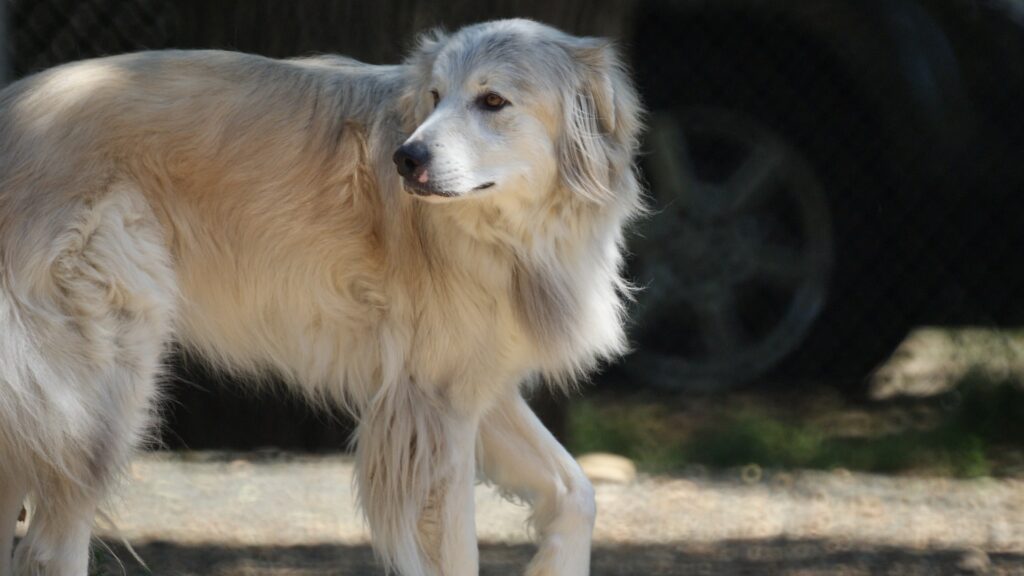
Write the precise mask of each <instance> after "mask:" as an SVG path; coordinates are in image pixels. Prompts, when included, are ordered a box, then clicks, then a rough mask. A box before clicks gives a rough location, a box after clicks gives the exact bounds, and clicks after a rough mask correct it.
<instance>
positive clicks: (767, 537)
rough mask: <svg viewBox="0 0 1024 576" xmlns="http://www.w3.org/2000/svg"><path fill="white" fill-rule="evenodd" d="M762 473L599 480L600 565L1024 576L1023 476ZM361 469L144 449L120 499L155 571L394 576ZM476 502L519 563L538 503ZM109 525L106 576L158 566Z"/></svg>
mask: <svg viewBox="0 0 1024 576" xmlns="http://www.w3.org/2000/svg"><path fill="white" fill-rule="evenodd" d="M757 472H758V473H756V474H755V473H751V471H750V470H746V471H727V472H721V473H707V472H704V471H701V470H699V469H697V470H692V471H690V472H687V473H686V474H683V475H677V476H673V477H649V476H641V477H640V478H639V479H638V480H637V481H636V482H634V483H632V484H630V485H613V484H602V485H598V486H597V500H598V508H599V515H598V522H597V526H596V528H595V534H594V536H595V551H594V556H593V563H594V565H593V574H595V575H619V574H621V575H638V576H639V575H659V574H715V575H718V574H725V575H732V574H737V575H738V574H752V575H753V574H757V575H762V574H790V575H818V574H821V575H825V574H858V575H859V574H863V575H875V574H896V575H902V574H915V575H916V574H920V575H941V574H1021V575H1024V481H1021V480H1019V479H1018V480H1013V479H1005V480H994V479H981V480H949V479H939V478H913V477H886V476H877V475H868V474H850V473H847V472H802V473H781V472H780V473H772V472H761V471H757ZM351 477H352V463H351V460H350V459H348V458H346V457H343V456H328V457H319V458H314V457H292V456H287V455H257V456H252V455H248V456H237V455H226V454H184V455H183V454H177V455H173V456H169V455H166V454H162V455H161V454H157V455H147V456H144V457H142V458H140V459H139V460H138V461H137V462H136V463H135V465H134V466H133V468H132V473H131V478H130V480H129V481H128V483H127V484H126V485H125V486H124V487H123V489H122V490H121V492H120V494H121V496H120V498H119V499H118V500H117V501H116V502H114V503H112V505H111V507H110V509H111V512H112V516H113V518H114V521H115V523H116V524H117V526H118V529H119V533H120V534H121V535H122V536H124V537H125V538H126V539H127V540H128V541H129V542H131V543H132V544H133V545H134V548H135V550H136V551H137V553H138V554H139V556H141V557H142V559H143V560H144V561H145V562H146V563H147V565H148V566H149V568H150V572H148V573H152V574H161V575H162V574H173V575H197V576H198V575H204V576H206V575H209V576H243V575H246V576H249V575H251V576H284V575H294V576H300V575H301V576H313V575H320V574H323V575H328V574H330V575H341V574H351V575H362V574H384V571H383V569H382V568H381V567H380V566H379V565H378V564H377V563H376V562H375V561H374V558H373V553H372V552H371V550H370V548H369V545H368V537H367V533H366V530H365V528H364V526H363V525H362V522H361V520H360V518H359V515H358V513H357V511H356V509H355V507H354V504H353V501H352V497H351ZM477 512H478V513H477V522H478V532H479V534H480V538H481V541H482V543H483V544H482V545H481V550H482V552H481V562H482V568H481V573H482V574H490V575H499V574H519V573H522V569H523V567H524V566H525V565H526V563H527V562H528V561H529V558H530V556H531V554H532V550H533V548H532V546H531V545H530V543H529V542H530V541H529V538H528V535H527V533H526V530H525V520H526V518H527V510H526V509H524V508H523V507H521V506H517V505H514V504H511V503H508V502H506V501H504V500H502V499H500V498H499V497H498V496H497V494H496V493H494V492H493V490H491V489H490V488H488V487H486V486H481V487H479V488H478V491H477ZM101 524H102V523H101ZM98 533H99V534H100V535H101V536H102V538H103V541H104V542H106V543H107V544H109V546H110V549H107V548H105V547H104V546H103V545H100V544H97V546H96V547H95V555H96V560H97V562H96V568H95V571H94V573H95V574H103V575H107V574H110V575H116V574H128V575H133V576H134V575H142V574H147V571H146V570H145V569H144V568H143V567H141V566H140V565H139V564H138V562H136V561H135V560H134V559H133V558H132V557H131V555H130V554H129V553H128V552H127V551H126V550H125V549H124V548H123V546H121V545H118V544H116V543H117V542H118V538H117V536H116V535H115V532H114V531H113V530H112V529H111V528H110V527H103V526H102V525H101V526H100V527H99V528H98ZM118 558H119V559H120V562H122V563H123V566H122V565H121V564H120V563H119V561H118Z"/></svg>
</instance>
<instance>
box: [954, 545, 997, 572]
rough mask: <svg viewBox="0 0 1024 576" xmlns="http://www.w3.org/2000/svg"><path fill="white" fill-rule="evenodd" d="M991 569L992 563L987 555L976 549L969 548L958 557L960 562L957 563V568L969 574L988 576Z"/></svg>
mask: <svg viewBox="0 0 1024 576" xmlns="http://www.w3.org/2000/svg"><path fill="white" fill-rule="evenodd" d="M991 567H992V561H991V560H990V559H989V557H988V554H986V553H985V551H984V550H980V549H978V548H971V549H970V550H968V551H966V552H964V555H963V556H961V557H960V562H958V563H957V568H959V569H961V570H963V571H964V572H969V573H971V574H988V571H989V569H990V568H991Z"/></svg>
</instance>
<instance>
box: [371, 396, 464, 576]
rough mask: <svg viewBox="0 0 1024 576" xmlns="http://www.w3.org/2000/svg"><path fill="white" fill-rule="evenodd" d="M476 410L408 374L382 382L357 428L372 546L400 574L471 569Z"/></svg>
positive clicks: (459, 573)
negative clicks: (458, 406)
mask: <svg viewBox="0 0 1024 576" xmlns="http://www.w3.org/2000/svg"><path fill="white" fill-rule="evenodd" d="M476 436H477V416H476V415H465V414H460V413H459V412H458V411H456V410H454V409H453V408H452V407H450V406H449V405H447V404H446V403H444V402H441V401H438V400H437V399H436V398H434V397H433V396H432V395H431V394H430V393H429V392H428V391H425V390H422V389H420V388H419V387H418V386H417V385H416V384H415V383H414V382H412V381H407V382H404V383H401V384H398V383H396V384H394V385H391V386H387V387H384V388H382V389H381V390H380V392H379V393H378V394H377V396H376V397H375V398H374V399H373V401H372V402H371V405H370V406H369V407H368V409H367V410H366V411H364V413H363V415H362V418H361V422H360V424H359V429H358V430H357V436H356V438H357V448H356V462H357V470H356V473H357V476H356V478H357V485H358V493H359V500H360V504H361V505H362V508H363V511H364V513H365V514H366V518H367V522H368V524H369V526H370V531H371V534H372V537H373V544H374V547H375V548H376V549H377V551H378V553H379V554H380V555H381V557H382V558H383V560H384V561H385V562H386V563H387V565H388V567H389V568H394V569H397V570H398V571H399V572H400V573H401V574H402V575H403V576H442V575H443V576H475V575H476V574H477V573H478V570H479V568H478V551H477V543H476V526H475V520H474V503H473V485H474V481H475V471H476V470H475V443H476Z"/></svg>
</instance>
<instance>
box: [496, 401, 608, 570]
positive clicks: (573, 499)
mask: <svg viewBox="0 0 1024 576" xmlns="http://www.w3.org/2000/svg"><path fill="white" fill-rule="evenodd" d="M480 448H481V453H480V459H481V464H482V466H483V470H484V474H485V475H486V476H487V478H488V479H490V480H491V481H493V482H494V483H496V484H497V485H498V486H499V487H500V488H502V489H503V490H506V491H508V492H511V493H512V494H515V495H516V496H519V497H520V498H523V499H524V500H526V501H528V502H530V503H531V504H532V505H533V518H532V521H533V524H534V527H535V528H536V530H537V533H538V535H539V536H540V543H539V546H540V547H539V550H538V552H537V555H536V556H534V558H533V561H532V562H530V566H529V568H527V574H528V575H529V576H583V575H586V574H589V572H590V540H591V535H592V533H593V530H594V519H595V517H596V506H595V503H594V489H593V487H592V486H591V484H590V481H589V480H587V477H586V476H584V474H583V471H582V470H581V469H580V467H579V465H578V464H576V461H575V460H574V459H573V457H572V456H571V455H570V454H569V453H568V452H567V451H566V450H565V448H563V447H562V445H561V444H559V443H558V441H557V440H555V438H554V436H552V435H551V433H550V432H548V430H547V429H546V428H545V427H544V425H543V424H541V422H540V420H538V419H537V416H536V415H535V414H534V413H533V411H532V410H530V407H529V406H527V404H526V402H525V401H524V400H523V398H522V397H521V396H519V394H516V395H515V396H513V397H509V398H507V399H505V400H503V401H502V402H501V403H500V404H499V405H498V406H497V407H495V408H494V409H493V410H492V411H491V412H489V413H488V414H487V415H485V416H484V417H483V420H482V422H481V425H480Z"/></svg>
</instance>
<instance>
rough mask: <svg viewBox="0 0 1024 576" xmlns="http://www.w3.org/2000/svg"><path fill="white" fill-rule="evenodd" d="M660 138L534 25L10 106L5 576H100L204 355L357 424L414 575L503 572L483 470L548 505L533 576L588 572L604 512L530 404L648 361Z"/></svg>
mask: <svg viewBox="0 0 1024 576" xmlns="http://www.w3.org/2000/svg"><path fill="white" fill-rule="evenodd" d="M639 129H640V105H639V102H638V99H637V95H636V92H635V91H634V89H633V87H632V86H631V83H630V81H629V79H628V77H627V74H626V73H625V71H624V69H623V66H622V63H621V61H620V59H619V57H618V56H617V55H616V52H615V50H614V49H613V47H611V46H610V45H609V43H608V42H606V41H603V40H599V39H594V38H576V37H572V36H569V35H566V34H564V33H561V32H559V31H557V30H554V29H552V28H549V27H547V26H544V25H541V24H537V23H535V22H530V21H526V20H508V21H498V22H491V23H486V24H480V25H476V26H472V27H469V28H465V29H463V30H461V31H459V32H458V33H456V34H454V35H452V36H444V35H442V34H439V33H435V34H430V35H428V36H427V37H426V38H424V39H423V40H422V41H421V43H420V44H419V46H418V48H417V49H416V50H415V52H414V53H413V54H412V56H411V57H410V58H409V59H408V60H407V61H406V62H405V63H404V64H402V65H398V66H369V65H365V64H361V63H359V62H356V61H353V60H349V59H345V58H340V57H323V58H311V59H299V60H288V61H278V60H270V59H266V58H261V57H257V56H250V55H244V54H235V53H227V52H215V51H197V52H179V51H166V52H150V53H140V54H129V55H123V56H115V57H111V58H103V59H97V60H88V61H83V62H78V63H73V64H68V65H65V66H60V67H57V68H54V69H51V70H48V71H46V72H42V73H40V74H37V75H35V76H32V77H29V78H27V79H24V80H22V81H20V82H18V83H15V84H13V85H12V86H10V87H8V88H7V89H5V90H4V91H3V92H0V462H2V464H0V573H2V574H4V575H8V574H12V573H13V574H19V575H27V574H32V575H43V574H45V575H61V576H64V575H84V574H85V573H86V571H87V565H88V547H89V540H90V532H91V527H92V522H93V518H94V514H95V513H96V511H97V506H98V505H99V504H100V503H102V498H103V495H104V493H105V492H106V490H107V489H109V488H110V487H111V484H112V482H113V481H114V480H116V479H117V477H118V473H119V472H120V471H121V470H122V469H123V468H124V466H125V464H126V463H127V462H128V461H129V459H130V457H131V454H132V450H133V448H134V447H135V446H136V445H137V444H138V443H139V442H140V437H141V436H142V435H144V434H145V433H146V430H147V428H148V427H150V426H152V425H153V420H154V418H153V414H154V410H155V406H156V405H157V403H158V401H159V396H160V386H159V376H160V374H161V371H162V366H161V357H162V355H163V354H164V352H165V349H166V347H167V344H168V342H171V341H178V342H181V343H182V344H183V345H184V346H186V347H188V348H189V349H191V350H194V351H196V352H197V353H200V354H202V355H203V356H205V357H206V358H208V359H209V360H210V361H211V362H213V363H215V364H216V365H218V366H221V367H223V368H226V369H228V370H232V371H234V372H236V373H242V374H247V375H259V374H266V373H268V372H269V373H276V374H279V375H281V376H283V377H284V378H285V379H286V380H287V381H288V382H290V384H291V385H292V386H293V387H294V388H295V389H296V390H297V391H299V392H301V393H302V394H304V395H305V396H306V397H307V398H309V399H311V400H313V401H315V402H321V403H331V404H335V405H340V406H343V407H345V408H347V409H350V410H351V411H352V412H353V413H354V414H356V415H357V416H358V417H359V419H360V424H359V428H358V433H357V439H356V442H357V444H356V446H357V448H356V455H357V463H358V492H359V497H360V501H361V504H362V507H363V509H364V511H365V513H366V516H367V518H368V522H369V525H370V528H371V530H372V535H373V539H374V543H375V547H376V549H377V550H378V552H379V554H380V555H381V557H382V558H383V559H384V560H385V562H386V563H387V564H388V565H389V567H391V568H394V569H397V570H398V571H399V572H400V573H402V574H405V575H406V576H419V575H426V574H444V575H446V576H456V575H463V574H476V573H477V564H478V555H477V546H476V536H475V529H474V517H473V516H474V511H473V484H474V481H475V476H476V471H477V465H479V466H480V469H481V470H482V473H483V474H484V475H485V476H486V477H487V478H488V479H489V480H491V481H493V482H495V483H496V484H497V485H498V486H499V487H501V489H502V490H504V491H506V492H508V493H510V494H515V495H518V496H520V497H522V498H524V499H526V500H527V501H529V502H530V503H531V504H532V505H533V507H534V515H533V521H534V523H535V526H536V531H537V534H538V537H539V552H538V554H537V555H536V557H535V558H534V560H533V561H532V563H531V564H530V566H529V568H528V569H527V571H528V573H529V574H552V575H553V574H559V575H580V574H586V573H587V572H588V570H589V562H590V560H589V558H590V539H591V532H592V528H593V523H594V515H595V506H594V497H593V492H592V489H591V486H590V485H589V484H588V482H587V480H586V478H585V477H584V476H583V474H582V473H581V471H580V469H579V468H578V467H577V465H576V463H575V462H574V461H573V459H572V457H571V456H570V455H569V454H568V453H567V452H566V451H565V450H564V449H563V448H562V447H561V446H560V445H559V444H558V443H557V442H556V441H555V440H554V438H552V436H551V435H550V434H548V432H547V431H546V430H545V429H544V427H543V426H542V425H541V424H540V423H539V422H538V420H537V418H536V417H535V416H534V415H533V413H532V412H531V411H530V409H529V408H528V407H527V405H526V403H525V402H524V401H523V399H522V398H521V396H520V387H521V386H522V385H524V383H526V382H530V381H533V380H535V379H536V378H537V377H540V378H544V379H547V380H548V381H549V382H554V383H557V384H562V385H565V384H567V383H569V382H571V381H572V380H573V379H574V378H575V377H577V376H579V375H581V374H584V373H585V372H587V371H588V370H590V369H592V368H593V367H594V366H595V364H597V363H598V362H600V361H601V360H603V359H606V358H609V357H612V356H614V355H616V354H618V353H620V352H621V351H622V350H623V349H624V337H623V330H622V323H623V306H622V303H623V299H624V297H625V296H626V292H627V288H628V287H627V286H626V285H625V283H624V282H623V281H622V279H621V277H620V265H621V262H622V258H621V252H622V242H623V234H622V229H623V225H624V223H625V222H626V221H628V220H629V219H630V217H631V216H632V215H634V214H636V213H637V212H638V210H639V208H640V190H639V186H638V183H637V178H636V176H635V174H634V155H635V153H636V149H637V136H638V131H639ZM396 149H397V152H396ZM396 165H397V172H396ZM26 498H27V499H28V501H29V503H30V506H29V509H30V510H31V515H30V516H31V517H30V521H29V527H28V533H27V535H26V537H25V538H24V539H23V541H22V542H21V543H20V544H19V546H18V548H17V550H15V551H14V552H13V555H12V551H11V547H12V541H13V531H14V525H15V523H16V518H17V516H18V513H19V511H20V510H21V508H22V504H23V501H25V499H26ZM12 556H13V559H12Z"/></svg>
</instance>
